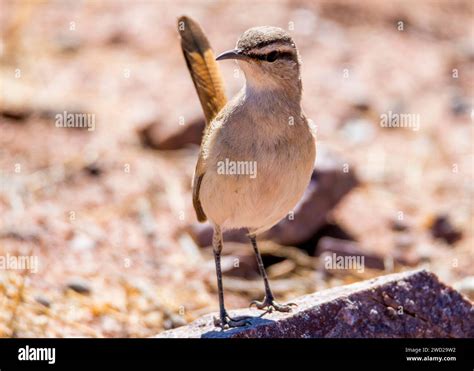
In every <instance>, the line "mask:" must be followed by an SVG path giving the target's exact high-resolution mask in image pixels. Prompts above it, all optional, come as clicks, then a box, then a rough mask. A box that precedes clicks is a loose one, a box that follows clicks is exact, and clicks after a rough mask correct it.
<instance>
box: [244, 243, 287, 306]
mask: <svg viewBox="0 0 474 371" xmlns="http://www.w3.org/2000/svg"><path fill="white" fill-rule="evenodd" d="M249 237H250V241H251V242H252V247H253V250H254V251H255V255H256V257H257V264H258V269H259V271H260V275H261V276H262V277H263V283H264V284H265V297H264V298H263V301H257V300H254V301H252V302H251V303H250V306H252V305H255V306H256V307H257V308H258V309H265V313H267V312H270V313H271V312H272V311H273V310H276V311H277V312H290V311H291V307H292V306H296V304H295V303H289V304H287V305H285V304H279V303H277V302H276V301H275V297H274V296H273V293H272V290H271V289H270V284H269V283H268V277H267V272H266V271H265V267H264V266H263V261H262V256H261V255H260V251H258V247H257V238H256V236H255V235H250V236H249Z"/></svg>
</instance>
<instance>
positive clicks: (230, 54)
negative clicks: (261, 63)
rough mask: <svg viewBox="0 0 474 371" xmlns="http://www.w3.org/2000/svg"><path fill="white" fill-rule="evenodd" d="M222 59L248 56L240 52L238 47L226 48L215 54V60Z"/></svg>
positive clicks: (245, 57)
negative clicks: (222, 51) (226, 49)
mask: <svg viewBox="0 0 474 371" xmlns="http://www.w3.org/2000/svg"><path fill="white" fill-rule="evenodd" d="M224 59H242V60H245V59H248V57H247V56H246V55H245V54H243V53H242V51H241V50H240V49H233V50H228V51H226V52H224V53H222V54H220V55H218V56H217V58H216V61H223V60H224Z"/></svg>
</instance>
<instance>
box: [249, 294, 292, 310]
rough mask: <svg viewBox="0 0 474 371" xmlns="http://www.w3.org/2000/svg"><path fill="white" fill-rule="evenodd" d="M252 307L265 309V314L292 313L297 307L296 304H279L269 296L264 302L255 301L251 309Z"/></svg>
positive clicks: (266, 296)
mask: <svg viewBox="0 0 474 371" xmlns="http://www.w3.org/2000/svg"><path fill="white" fill-rule="evenodd" d="M252 305H255V306H256V307H257V309H264V310H265V312H264V313H263V314H266V313H271V312H273V311H274V310H276V311H277V312H291V309H292V307H297V305H296V304H295V303H288V304H279V303H277V302H276V301H275V299H274V298H273V297H272V296H268V295H265V298H264V299H263V301H258V300H253V301H252V302H251V303H250V307H252Z"/></svg>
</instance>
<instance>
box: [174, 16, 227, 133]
mask: <svg viewBox="0 0 474 371" xmlns="http://www.w3.org/2000/svg"><path fill="white" fill-rule="evenodd" d="M178 32H179V34H180V35H181V48H182V50H183V54H184V59H185V60H186V64H187V66H188V69H189V73H190V74H191V78H192V79H193V82H194V86H195V87H196V91H197V94H198V96H199V100H200V102H201V106H202V109H203V111H204V115H205V116H206V126H207V125H209V123H210V122H211V121H212V119H213V118H214V117H215V116H216V115H217V113H218V112H219V111H220V110H221V109H222V107H224V105H225V104H226V102H227V98H226V95H225V92H224V81H223V79H222V76H221V72H220V69H219V66H218V65H217V62H216V60H215V57H214V53H213V51H212V49H211V46H210V45H209V41H208V40H207V37H206V35H204V32H203V31H202V29H201V27H200V26H199V24H198V23H197V22H196V21H194V20H192V19H191V18H189V17H186V16H182V17H180V18H179V19H178Z"/></svg>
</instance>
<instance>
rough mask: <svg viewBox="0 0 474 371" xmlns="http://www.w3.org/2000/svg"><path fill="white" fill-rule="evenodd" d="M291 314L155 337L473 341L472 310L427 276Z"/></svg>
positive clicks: (324, 297) (303, 301)
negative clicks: (239, 324)
mask: <svg viewBox="0 0 474 371" xmlns="http://www.w3.org/2000/svg"><path fill="white" fill-rule="evenodd" d="M294 302H295V303H296V304H298V307H297V308H296V309H294V310H293V311H292V312H291V313H271V314H267V315H265V316H264V317H262V318H260V317H257V316H258V315H259V314H260V312H259V311H257V310H256V309H240V310H235V311H230V315H231V316H249V315H250V316H254V317H255V318H253V319H252V320H251V324H250V325H248V326H246V327H241V328H234V329H230V330H225V331H221V330H220V329H218V328H216V327H214V325H213V323H212V322H213V321H212V318H213V316H214V315H212V314H210V315H206V316H204V317H201V318H200V319H198V320H196V321H195V322H193V323H191V324H189V325H187V326H183V327H180V328H177V329H174V330H170V331H165V332H162V333H161V334H159V335H158V337H186V338H196V337H223V338H254V337H255V338H281V337H288V338H290V337H291V338H313V337H314V338H320V337H326V338H396V337H402V338H429V337H438V338H452V337H454V338H463V337H464V338H472V337H474V309H473V305H472V303H471V302H470V301H469V300H468V299H466V298H465V297H463V296H462V295H461V294H460V293H458V292H457V291H455V290H454V289H452V288H451V287H449V286H446V285H444V284H443V283H441V282H440V281H439V280H438V278H437V277H436V276H435V275H434V274H433V273H430V272H428V271H426V270H418V271H411V272H404V273H397V274H391V275H387V276H382V277H378V278H376V279H372V280H368V281H363V282H359V283H355V284H352V285H347V286H342V287H336V288H332V289H329V290H324V291H321V292H317V293H315V294H311V295H306V296H303V297H300V298H298V299H296V300H294Z"/></svg>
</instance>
